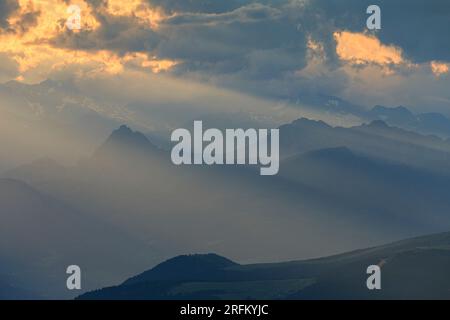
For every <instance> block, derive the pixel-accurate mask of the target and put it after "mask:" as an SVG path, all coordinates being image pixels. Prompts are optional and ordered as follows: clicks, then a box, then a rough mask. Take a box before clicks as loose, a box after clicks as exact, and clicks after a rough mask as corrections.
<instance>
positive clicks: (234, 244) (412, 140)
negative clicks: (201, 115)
mask: <svg viewBox="0 0 450 320" xmlns="http://www.w3.org/2000/svg"><path fill="white" fill-rule="evenodd" d="M280 139H281V141H280V143H281V154H282V162H281V165H280V174H279V175H278V176H275V177H261V176H260V175H259V174H258V173H257V171H256V170H254V168H252V167H247V166H238V167H226V166H225V167H214V166H213V167H208V166H181V167H177V166H174V165H173V164H172V163H171V161H170V153H169V152H168V151H167V150H166V149H165V148H161V147H158V146H157V145H156V144H154V143H153V142H152V141H151V140H150V139H149V138H148V137H146V136H145V135H144V134H142V133H140V132H138V131H133V130H132V129H130V128H129V127H128V126H125V125H122V126H120V127H119V128H118V129H116V130H114V131H113V132H112V133H111V134H110V135H109V137H107V138H106V139H105V140H104V142H103V143H102V144H101V145H99V146H98V147H97V148H96V149H95V150H94V151H93V152H92V153H91V154H90V155H89V156H86V157H84V158H82V159H80V160H79V161H78V162H77V163H76V164H74V165H60V164H58V162H56V161H54V160H50V159H48V158H47V159H41V160H39V161H34V162H31V163H29V164H25V165H21V166H18V167H16V168H15V169H13V170H9V171H8V172H6V173H5V174H3V179H2V180H1V186H2V192H1V193H0V197H1V196H3V197H4V199H3V198H2V201H0V212H1V213H2V217H3V216H4V218H3V221H4V222H5V223H2V226H1V229H2V232H1V235H0V237H1V238H2V241H1V243H2V244H7V245H3V246H0V249H1V250H0V258H1V259H2V261H4V263H3V265H4V270H3V269H2V270H0V275H14V276H17V277H19V278H21V279H18V280H17V282H18V283H26V284H28V286H27V287H26V289H27V290H28V291H30V292H35V294H36V295H40V296H44V297H69V298H70V297H73V295H74V293H72V292H68V291H67V290H66V288H65V287H64V284H65V282H64V279H65V277H66V274H65V272H64V270H65V267H66V266H67V265H69V264H74V263H75V264H79V265H80V266H82V268H83V270H84V269H86V268H87V270H89V272H87V273H86V282H85V285H84V290H92V289H94V288H99V287H104V286H106V285H108V284H110V283H115V282H117V281H118V279H123V278H125V277H129V276H131V275H133V274H136V273H137V272H138V271H139V270H143V269H144V268H145V267H148V266H151V265H155V264H156V263H158V262H159V261H161V260H164V259H167V257H169V256H174V255H177V254H181V253H183V252H217V253H219V254H221V255H223V256H228V257H231V258H232V259H233V260H236V261H242V262H256V261H262V262H264V261H283V260H287V259H305V258H311V257H318V256H329V255H332V254H336V253H338V252H344V251H348V250H355V249H358V248H361V247H368V246H374V245H380V244H382V243H386V242H389V241H395V240H399V239H402V238H407V237H412V236H417V235H420V234H427V233H433V232H440V231H445V230H448V229H449V228H450V217H448V214H447V213H448V212H449V210H450V200H449V199H448V197H447V195H446V190H448V188H449V186H450V178H449V172H450V169H449V165H448V161H447V160H448V157H449V153H450V146H449V145H448V142H447V141H446V140H443V139H441V138H438V137H434V136H425V135H421V134H418V133H415V132H412V131H407V130H404V129H399V128H395V127H392V126H389V125H387V124H386V123H385V122H383V121H381V120H376V121H374V122H372V123H370V124H367V125H360V126H355V127H350V128H344V127H332V126H330V125H328V124H326V123H324V122H320V121H313V120H308V119H305V118H302V119H298V120H296V121H294V122H292V123H289V124H286V125H283V126H281V127H280ZM35 220H37V221H39V223H36V224H29V223H28V222H29V221H35ZM43 235H44V236H43ZM99 235H101V237H99ZM324 235H326V236H324ZM130 252H133V258H132V259H131V258H130V257H128V256H127V255H128V254H129V253H130ZM221 261H223V260H221ZM5 279H9V277H6V278H5ZM4 282H5V283H9V282H10V281H4ZM272 284H273V285H275V284H274V283H272ZM249 285H253V284H249ZM296 285H298V286H303V285H305V282H304V281H303V280H302V281H300V282H297V283H296ZM5 286H6V284H5ZM263 288H267V287H264V286H263ZM296 288H298V287H296ZM261 290H262V291H264V290H263V289H261ZM283 290H284V289H283ZM289 292H290V291H289ZM24 296H25V295H24Z"/></svg>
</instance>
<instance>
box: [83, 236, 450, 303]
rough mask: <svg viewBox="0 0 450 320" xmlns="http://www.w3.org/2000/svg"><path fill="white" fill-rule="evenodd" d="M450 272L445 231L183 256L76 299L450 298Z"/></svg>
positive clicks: (448, 242)
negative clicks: (270, 257)
mask: <svg viewBox="0 0 450 320" xmlns="http://www.w3.org/2000/svg"><path fill="white" fill-rule="evenodd" d="M374 264H377V265H379V266H380V267H381V270H382V271H381V273H382V276H381V283H382V289H381V290H379V291H369V290H368V289H367V288H366V279H367V277H368V275H367V274H366V269H367V267H368V266H369V265H374ZM448 270H450V233H441V234H435V235H431V236H424V237H419V238H413V239H409V240H404V241H400V242H395V243H392V244H389V245H384V246H379V247H374V248H370V249H364V250H358V251H353V252H349V253H345V254H341V255H335V256H330V257H326V258H321V259H313V260H305V261H293V262H284V263H272V264H254V265H239V264H236V263H234V262H232V261H230V260H227V259H225V258H223V257H220V256H217V255H213V254H209V255H191V256H179V257H176V258H174V259H171V260H168V261H166V262H164V263H162V264H160V265H158V266H156V267H155V268H153V269H151V270H149V271H146V272H144V273H142V274H140V275H138V276H136V277H134V278H131V279H129V280H127V281H125V282H124V283H123V284H121V285H119V286H115V287H110V288H104V289H101V290H97V291H92V292H89V293H86V294H84V295H82V296H80V297H79V299H450V277H449V276H448Z"/></svg>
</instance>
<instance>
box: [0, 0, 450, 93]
mask: <svg viewBox="0 0 450 320" xmlns="http://www.w3.org/2000/svg"><path fill="white" fill-rule="evenodd" d="M9 1H10V2H11V0H9ZM26 1H27V0H20V3H21V4H25V3H26ZM1 3H3V4H4V3H6V2H5V1H2V2H1ZM11 3H12V2H11ZM36 3H38V4H39V5H36V8H33V10H31V9H27V10H26V12H28V13H30V14H29V15H25V14H21V16H22V19H23V23H22V25H23V26H28V27H25V28H24V29H23V31H22V33H23V35H20V36H11V35H8V36H0V52H8V53H9V54H10V57H12V58H13V59H14V60H15V61H17V62H18V64H19V69H20V72H21V75H23V76H24V77H25V78H27V79H31V78H32V79H35V78H36V77H40V78H42V77H45V76H48V74H50V73H54V72H63V73H64V72H66V71H68V70H73V71H74V72H78V73H82V74H84V75H86V76H90V75H92V73H101V72H105V73H108V74H118V73H120V72H123V71H124V70H126V69H145V70H149V71H151V72H167V73H171V75H173V76H177V77H180V78H187V79H189V80H196V81H201V82H208V83H211V84H214V85H216V86H223V87H226V88H231V89H233V90H237V91H241V92H245V93H251V94H252V95H255V96H260V97H268V98H270V99H285V100H295V99H297V98H299V97H302V96H304V95H313V94H326V95H337V96H341V95H345V94H346V93H347V92H355V91H354V90H353V89H352V88H349V86H356V87H359V86H358V85H357V84H356V83H355V82H354V81H352V79H351V78H352V77H354V76H355V74H358V78H360V79H362V80H363V81H367V80H368V79H366V78H364V77H369V74H370V73H374V72H377V73H378V74H377V76H394V74H398V75H401V78H396V79H397V81H404V80H405V79H406V78H407V77H413V76H414V72H416V71H417V70H418V68H420V70H421V72H428V73H429V75H431V78H427V77H425V76H424V77H422V78H421V79H423V80H424V81H429V83H430V85H431V83H433V85H434V81H433V82H430V81H431V80H430V79H435V80H436V81H445V78H446V77H445V75H446V72H445V66H446V65H448V63H449V61H447V60H448V59H449V58H448V57H450V54H449V53H450V52H447V51H446V50H447V49H446V47H447V44H448V42H449V39H450V37H448V34H447V33H448V32H449V28H445V27H446V26H447V24H448V23H449V22H448V21H449V20H450V19H448V17H449V10H448V7H449V5H447V4H446V2H438V0H430V1H428V2H427V7H426V8H421V6H420V3H422V4H423V3H424V2H423V1H420V3H419V1H417V0H412V1H410V2H408V3H404V2H403V1H398V0H390V1H386V0H380V1H379V5H380V7H381V10H382V30H381V31H379V32H371V31H368V30H366V19H367V17H368V16H367V14H366V8H367V6H368V5H369V4H372V3H371V1H369V0H346V1H345V2H342V1H337V0H259V1H257V0H228V1H218V0H164V1H163V0H129V1H127V2H126V3H125V2H123V1H121V0H85V1H84V2H80V6H81V7H82V21H83V26H82V30H81V31H78V32H74V31H70V30H67V29H66V28H65V26H64V23H65V19H66V17H67V13H66V9H67V4H68V1H65V2H64V1H61V0H53V1H46V2H36ZM24 8H25V5H22V7H21V9H20V10H18V9H16V10H15V11H14V12H15V13H11V14H10V15H9V16H11V17H12V16H16V19H19V18H17V17H18V15H17V12H19V11H20V12H22V13H25V11H24ZM3 12H6V11H2V13H3ZM11 12H13V11H11ZM33 12H34V13H35V14H34V15H33V14H32V13H33ZM38 12H40V14H37V13H38ZM394 17H395V18H394ZM3 20H5V19H3ZM7 21H8V23H10V24H11V21H13V20H11V18H9V19H8V20H7ZM17 21H19V20H17ZM27 23H28V24H27ZM416 24H422V26H421V29H420V30H418V28H419V27H417V26H416ZM15 25H17V24H15ZM31 25H35V26H34V27H33V28H32V31H33V32H27V30H26V29H30V27H29V26H31ZM9 28H10V29H11V26H9ZM411 30H416V33H414V32H412V31H411ZM418 39H419V40H420V41H418ZM312 44H314V46H312ZM422 44H424V45H422ZM420 47H423V48H422V49H420ZM433 61H434V63H433ZM374 65H375V66H374ZM424 65H426V68H422V67H423V66H424ZM352 68H355V69H356V70H353V69H352ZM365 68H366V70H370V72H369V73H367V72H365V71H364V70H363V69H365ZM76 70H78V71H76ZM358 72H359V73H358ZM389 73H390V74H389ZM438 74H439V75H440V76H439V77H436V76H437V75H438ZM392 79H393V78H392ZM400 79H401V80H400ZM427 84H428V83H424V84H423V87H424V88H426V87H427ZM365 94H367V95H372V94H373V93H372V92H371V91H370V90H369V91H367V92H366V93H365ZM398 100H400V98H398ZM365 101H368V100H367V99H366V100H365Z"/></svg>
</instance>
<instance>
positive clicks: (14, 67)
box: [0, 53, 19, 83]
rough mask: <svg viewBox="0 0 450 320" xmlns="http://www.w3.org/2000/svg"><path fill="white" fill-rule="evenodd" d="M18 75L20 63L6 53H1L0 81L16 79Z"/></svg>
mask: <svg viewBox="0 0 450 320" xmlns="http://www.w3.org/2000/svg"><path fill="white" fill-rule="evenodd" d="M18 75H19V65H18V63H17V62H16V61H14V60H13V59H11V58H10V57H9V56H8V55H7V54H6V53H0V83H3V82H6V81H9V80H12V79H15V78H16V77H17V76H18Z"/></svg>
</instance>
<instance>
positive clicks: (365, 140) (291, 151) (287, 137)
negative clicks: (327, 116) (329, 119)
mask: <svg viewBox="0 0 450 320" xmlns="http://www.w3.org/2000/svg"><path fill="white" fill-rule="evenodd" d="M279 129H280V150H281V153H282V156H283V157H289V156H291V155H296V154H299V153H306V152H309V151H313V150H317V149H327V148H337V147H342V146H345V147H348V148H350V149H351V150H353V151H355V152H357V153H360V154H365V155H367V156H370V157H374V158H380V159H384V160H388V161H391V162H396V163H399V164H407V165H410V166H414V167H421V168H425V169H427V170H431V171H436V172H439V173H443V172H445V173H446V174H450V143H449V142H448V141H445V140H442V139H440V138H438V137H435V136H425V135H421V134H418V133H416V132H413V131H407V130H404V129H399V128H396V127H391V126H388V125H387V124H386V123H385V122H383V121H382V120H375V121H373V122H371V123H370V124H364V125H361V126H355V127H351V128H343V127H332V126H329V125H328V124H326V123H325V122H323V121H314V120H309V119H305V118H301V119H298V120H296V121H293V122H292V123H290V124H285V125H282V126H280V128H279Z"/></svg>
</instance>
